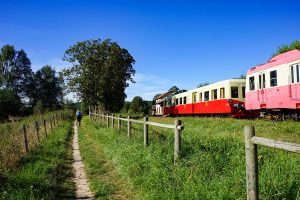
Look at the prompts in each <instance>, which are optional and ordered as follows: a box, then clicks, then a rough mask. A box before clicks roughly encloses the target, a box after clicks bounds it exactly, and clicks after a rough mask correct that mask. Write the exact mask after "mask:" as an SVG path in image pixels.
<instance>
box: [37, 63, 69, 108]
mask: <svg viewBox="0 0 300 200" xmlns="http://www.w3.org/2000/svg"><path fill="white" fill-rule="evenodd" d="M62 90H63V89H62V80H60V79H59V77H58V76H57V74H56V71H55V69H54V68H52V67H51V66H50V65H46V66H44V67H42V68H41V69H40V70H38V71H37V72H36V73H35V75H34V89H33V90H32V94H31V98H32V99H33V105H36V104H37V103H38V102H41V104H42V106H43V108H49V109H56V108H60V107H61V106H62V104H63V91H62Z"/></svg>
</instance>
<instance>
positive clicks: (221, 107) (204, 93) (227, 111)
mask: <svg viewBox="0 0 300 200" xmlns="http://www.w3.org/2000/svg"><path fill="white" fill-rule="evenodd" d="M245 87H246V82H245V79H230V80H225V81H221V82H217V83H214V84H210V85H206V86H203V87H200V88H196V89H193V90H189V91H186V92H183V93H179V94H176V95H174V96H168V97H166V98H165V100H164V105H163V114H164V115H187V114H188V115H192V114H194V115H212V114H214V115H230V116H233V117H244V116H245V109H244V100H245Z"/></svg>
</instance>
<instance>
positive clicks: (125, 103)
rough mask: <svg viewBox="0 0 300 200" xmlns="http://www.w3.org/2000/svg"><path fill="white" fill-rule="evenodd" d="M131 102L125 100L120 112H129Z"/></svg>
mask: <svg viewBox="0 0 300 200" xmlns="http://www.w3.org/2000/svg"><path fill="white" fill-rule="evenodd" d="M130 104H131V103H130V102H128V101H125V102H124V106H123V108H122V109H121V110H120V113H124V114H125V113H126V114H127V113H128V111H129V109H130Z"/></svg>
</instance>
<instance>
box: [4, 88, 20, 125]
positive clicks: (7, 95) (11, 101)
mask: <svg viewBox="0 0 300 200" xmlns="http://www.w3.org/2000/svg"><path fill="white" fill-rule="evenodd" d="M20 108H21V100H20V98H19V97H18V96H17V95H16V93H15V92H14V91H12V90H0V113H1V115H0V120H1V121H3V120H4V119H7V118H8V116H9V115H14V116H15V115H18V114H19V110H20Z"/></svg>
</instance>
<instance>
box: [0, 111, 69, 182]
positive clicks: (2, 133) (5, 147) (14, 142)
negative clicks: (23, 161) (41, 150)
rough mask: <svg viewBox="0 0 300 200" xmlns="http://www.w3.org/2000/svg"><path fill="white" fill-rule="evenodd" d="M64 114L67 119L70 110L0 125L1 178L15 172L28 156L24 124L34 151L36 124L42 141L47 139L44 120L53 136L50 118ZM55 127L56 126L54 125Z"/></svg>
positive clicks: (36, 142)
mask: <svg viewBox="0 0 300 200" xmlns="http://www.w3.org/2000/svg"><path fill="white" fill-rule="evenodd" d="M61 113H63V114H64V116H65V117H69V116H70V114H71V113H70V111H69V110H64V111H56V112H49V113H46V114H45V115H32V116H28V117H25V118H23V119H22V120H20V121H17V122H11V123H2V124H0V149H1V151H0V161H1V162H0V177H1V175H2V174H5V173H7V172H9V171H10V170H13V169H14V167H15V166H16V164H17V162H18V161H19V159H20V158H21V157H22V156H24V155H25V154H26V152H25V145H24V135H23V132H22V126H23V124H24V125H25V126H26V132H27V137H28V145H29V150H33V149H35V148H36V146H37V145H38V139H37V134H36V127H35V122H38V124H39V127H40V134H39V136H40V140H44V139H45V137H46V134H45V129H44V121H43V120H44V119H45V120H46V130H47V133H48V134H51V125H50V120H49V119H50V117H53V116H54V115H55V114H61ZM53 127H54V125H53Z"/></svg>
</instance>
